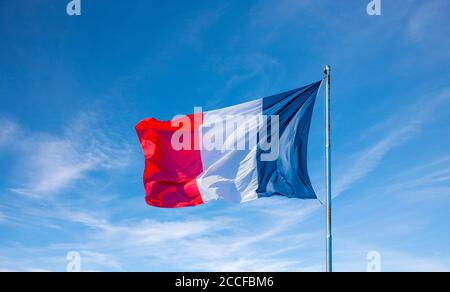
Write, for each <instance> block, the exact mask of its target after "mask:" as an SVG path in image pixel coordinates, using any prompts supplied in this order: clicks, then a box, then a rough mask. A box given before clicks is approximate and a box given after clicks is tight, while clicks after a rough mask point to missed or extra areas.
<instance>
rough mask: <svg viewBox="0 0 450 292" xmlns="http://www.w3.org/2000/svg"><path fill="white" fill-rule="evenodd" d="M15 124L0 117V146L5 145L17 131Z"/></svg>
mask: <svg viewBox="0 0 450 292" xmlns="http://www.w3.org/2000/svg"><path fill="white" fill-rule="evenodd" d="M17 128H18V126H17V124H16V123H15V122H13V121H11V120H9V119H7V118H4V117H0V146H2V145H4V144H7V143H9V142H10V141H11V139H12V138H13V135H14V134H15V133H16V131H17Z"/></svg>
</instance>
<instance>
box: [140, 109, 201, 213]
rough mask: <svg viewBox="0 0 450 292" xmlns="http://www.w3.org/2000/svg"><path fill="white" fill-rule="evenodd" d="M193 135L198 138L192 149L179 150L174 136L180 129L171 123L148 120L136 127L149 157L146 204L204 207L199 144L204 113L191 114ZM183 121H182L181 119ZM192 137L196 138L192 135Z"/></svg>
mask: <svg viewBox="0 0 450 292" xmlns="http://www.w3.org/2000/svg"><path fill="white" fill-rule="evenodd" d="M189 119H190V121H191V129H190V133H187V134H193V136H194V137H195V139H193V141H192V146H193V147H192V150H179V151H177V150H175V149H173V147H172V144H171V140H172V135H173V134H174V133H175V132H176V131H179V130H180V129H181V128H182V127H183V125H180V127H172V124H171V121H167V122H162V121H158V120H156V119H146V120H143V121H142V122H140V123H139V124H138V125H137V126H136V132H137V134H138V136H139V140H140V142H141V145H142V150H143V151H144V156H145V171H144V186H145V192H146V202H147V204H149V205H150V206H155V207H161V208H180V207H188V206H197V205H200V204H203V200H202V197H201V195H200V192H199V190H198V186H197V180H196V178H197V176H199V175H200V174H201V173H202V172H203V165H202V160H201V154H200V150H195V149H199V147H198V143H199V141H198V140H199V139H198V133H199V127H200V126H201V123H198V124H197V125H196V124H195V122H194V121H202V120H203V114H202V113H199V114H195V115H190V116H189ZM180 121H181V120H180ZM191 137H192V136H191Z"/></svg>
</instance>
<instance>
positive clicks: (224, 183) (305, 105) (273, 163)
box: [136, 82, 321, 208]
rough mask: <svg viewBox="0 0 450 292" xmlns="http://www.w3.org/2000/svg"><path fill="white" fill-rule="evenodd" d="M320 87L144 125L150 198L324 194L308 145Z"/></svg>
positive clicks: (171, 202) (186, 201)
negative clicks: (310, 165)
mask: <svg viewBox="0 0 450 292" xmlns="http://www.w3.org/2000/svg"><path fill="white" fill-rule="evenodd" d="M320 85H321V82H316V83H313V84H310V85H308V86H305V87H302V88H299V89H295V90H291V91H288V92H284V93H281V94H277V95H274V96H270V97H266V98H261V99H257V100H254V101H250V102H246V103H242V104H238V105H235V106H231V107H227V108H223V109H218V110H212V111H205V112H203V111H196V112H195V113H194V114H191V115H187V116H177V117H175V118H174V119H173V120H171V121H159V120H156V119H154V118H149V119H144V120H143V121H141V122H140V123H138V124H137V125H136V132H137V135H138V137H139V141H140V143H141V146H142V150H143V152H144V157H145V170H144V188H145V192H146V202H147V204H148V205H150V206H155V207H161V208H180V207H189V206H197V205H201V204H204V203H206V202H209V201H212V200H217V199H225V200H229V201H235V202H248V201H252V200H255V199H258V198H262V197H271V196H285V197H289V198H298V199H316V198H317V197H316V194H315V192H314V189H313V187H312V185H311V181H310V178H309V175H308V169H307V147H308V135H309V129H310V124H311V118H312V113H313V109H314V104H315V100H316V97H317V94H318V91H319V88H320Z"/></svg>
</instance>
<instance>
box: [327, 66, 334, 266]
mask: <svg viewBox="0 0 450 292" xmlns="http://www.w3.org/2000/svg"><path fill="white" fill-rule="evenodd" d="M330 74H331V68H330V66H329V65H326V66H325V81H326V100H325V111H326V114H325V115H326V117H325V120H326V131H325V132H326V143H325V144H326V145H325V148H326V181H327V182H326V209H327V211H326V222H327V239H326V240H327V272H332V271H333V237H332V232H331V205H332V202H331V201H332V196H331V141H330V132H331V127H330V125H331V122H330V92H331V88H330V86H331V84H330Z"/></svg>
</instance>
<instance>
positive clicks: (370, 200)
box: [0, 0, 450, 271]
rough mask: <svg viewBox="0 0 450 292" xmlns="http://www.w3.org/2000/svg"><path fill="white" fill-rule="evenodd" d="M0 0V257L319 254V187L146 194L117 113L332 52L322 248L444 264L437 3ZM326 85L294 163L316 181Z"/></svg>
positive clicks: (108, 259) (245, 94)
mask: <svg viewBox="0 0 450 292" xmlns="http://www.w3.org/2000/svg"><path fill="white" fill-rule="evenodd" d="M68 2H69V1H63V0H61V1H52V0H42V1H26V0H14V1H12V0H1V1H0V39H1V45H0V72H1V78H0V100H1V107H0V171H1V174H2V178H1V180H0V270H7V271H65V270H66V265H67V260H66V255H67V253H68V252H70V251H77V252H79V253H80V255H81V257H82V269H83V270H85V271H203V270H207V271H323V270H324V248H325V243H324V233H325V230H324V216H325V215H324V208H323V206H321V205H320V203H319V202H317V201H300V200H289V199H284V198H269V199H261V200H258V201H255V202H251V203H248V204H244V205H234V204H229V203H227V202H220V201H219V202H214V203H210V204H207V205H205V206H201V207H198V208H188V209H179V210H161V209H155V208H150V207H147V206H146V205H145V203H144V191H143V186H142V171H143V157H142V153H141V150H140V147H139V143H138V141H137V137H136V135H135V132H134V125H135V124H136V123H137V122H138V121H139V120H141V119H142V118H145V117H150V116H153V117H158V118H160V119H167V118H171V117H173V116H174V115H176V114H181V113H190V112H192V111H193V108H194V106H203V107H204V108H205V109H214V108H219V107H224V106H228V105H232V104H236V103H240V102H244V101H247V100H249V99H254V98H259V97H263V96H268V95H271V94H274V93H278V92H281V91H284V90H288V89H292V88H295V87H299V86H302V85H305V84H309V83H311V82H313V81H317V80H320V79H321V78H322V70H323V67H324V65H325V64H327V63H329V64H331V66H332V69H333V72H332V74H333V75H332V82H333V84H332V98H333V104H332V114H333V133H332V140H333V163H334V168H333V186H334V196H335V198H334V210H333V211H334V244H335V268H336V270H338V271H347V270H352V271H365V270H366V266H367V264H368V261H367V259H366V256H367V254H368V253H369V252H371V251H376V252H378V253H379V254H380V255H381V263H382V270H384V271H422V270H426V271H431V270H437V271H443V270H445V271H448V270H450V235H449V234H448V231H449V230H450V220H449V219H450V218H449V216H450V215H449V212H448V209H449V207H450V152H449V149H450V136H449V135H448V129H449V124H450V110H449V108H450V84H449V81H448V80H449V78H450V40H449V38H448V36H449V35H450V31H449V23H448V21H449V20H448V19H449V17H450V3H449V2H448V1H445V0H428V1H419V0H409V1H400V0H395V1H394V0H390V1H386V0H383V1H382V4H383V5H382V13H383V14H382V16H379V17H369V16H368V15H367V14H366V5H367V4H368V2H369V0H351V1H350V0H349V1H317V0H314V1H313V0H277V1H272V0H261V1H144V0H136V1H113V2H111V1H106V0H96V1H91V0H82V16H79V17H69V16H68V15H67V14H66V4H67V3H68ZM323 100H324V99H323V91H322V93H321V95H320V98H319V101H318V103H317V107H316V110H315V113H314V118H313V125H312V129H311V141H310V153H309V166H310V172H311V176H312V180H313V184H314V187H315V189H316V191H317V193H318V195H319V197H321V198H323V196H324V148H323V145H324V131H323V129H324V122H323V120H324V103H323Z"/></svg>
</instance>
